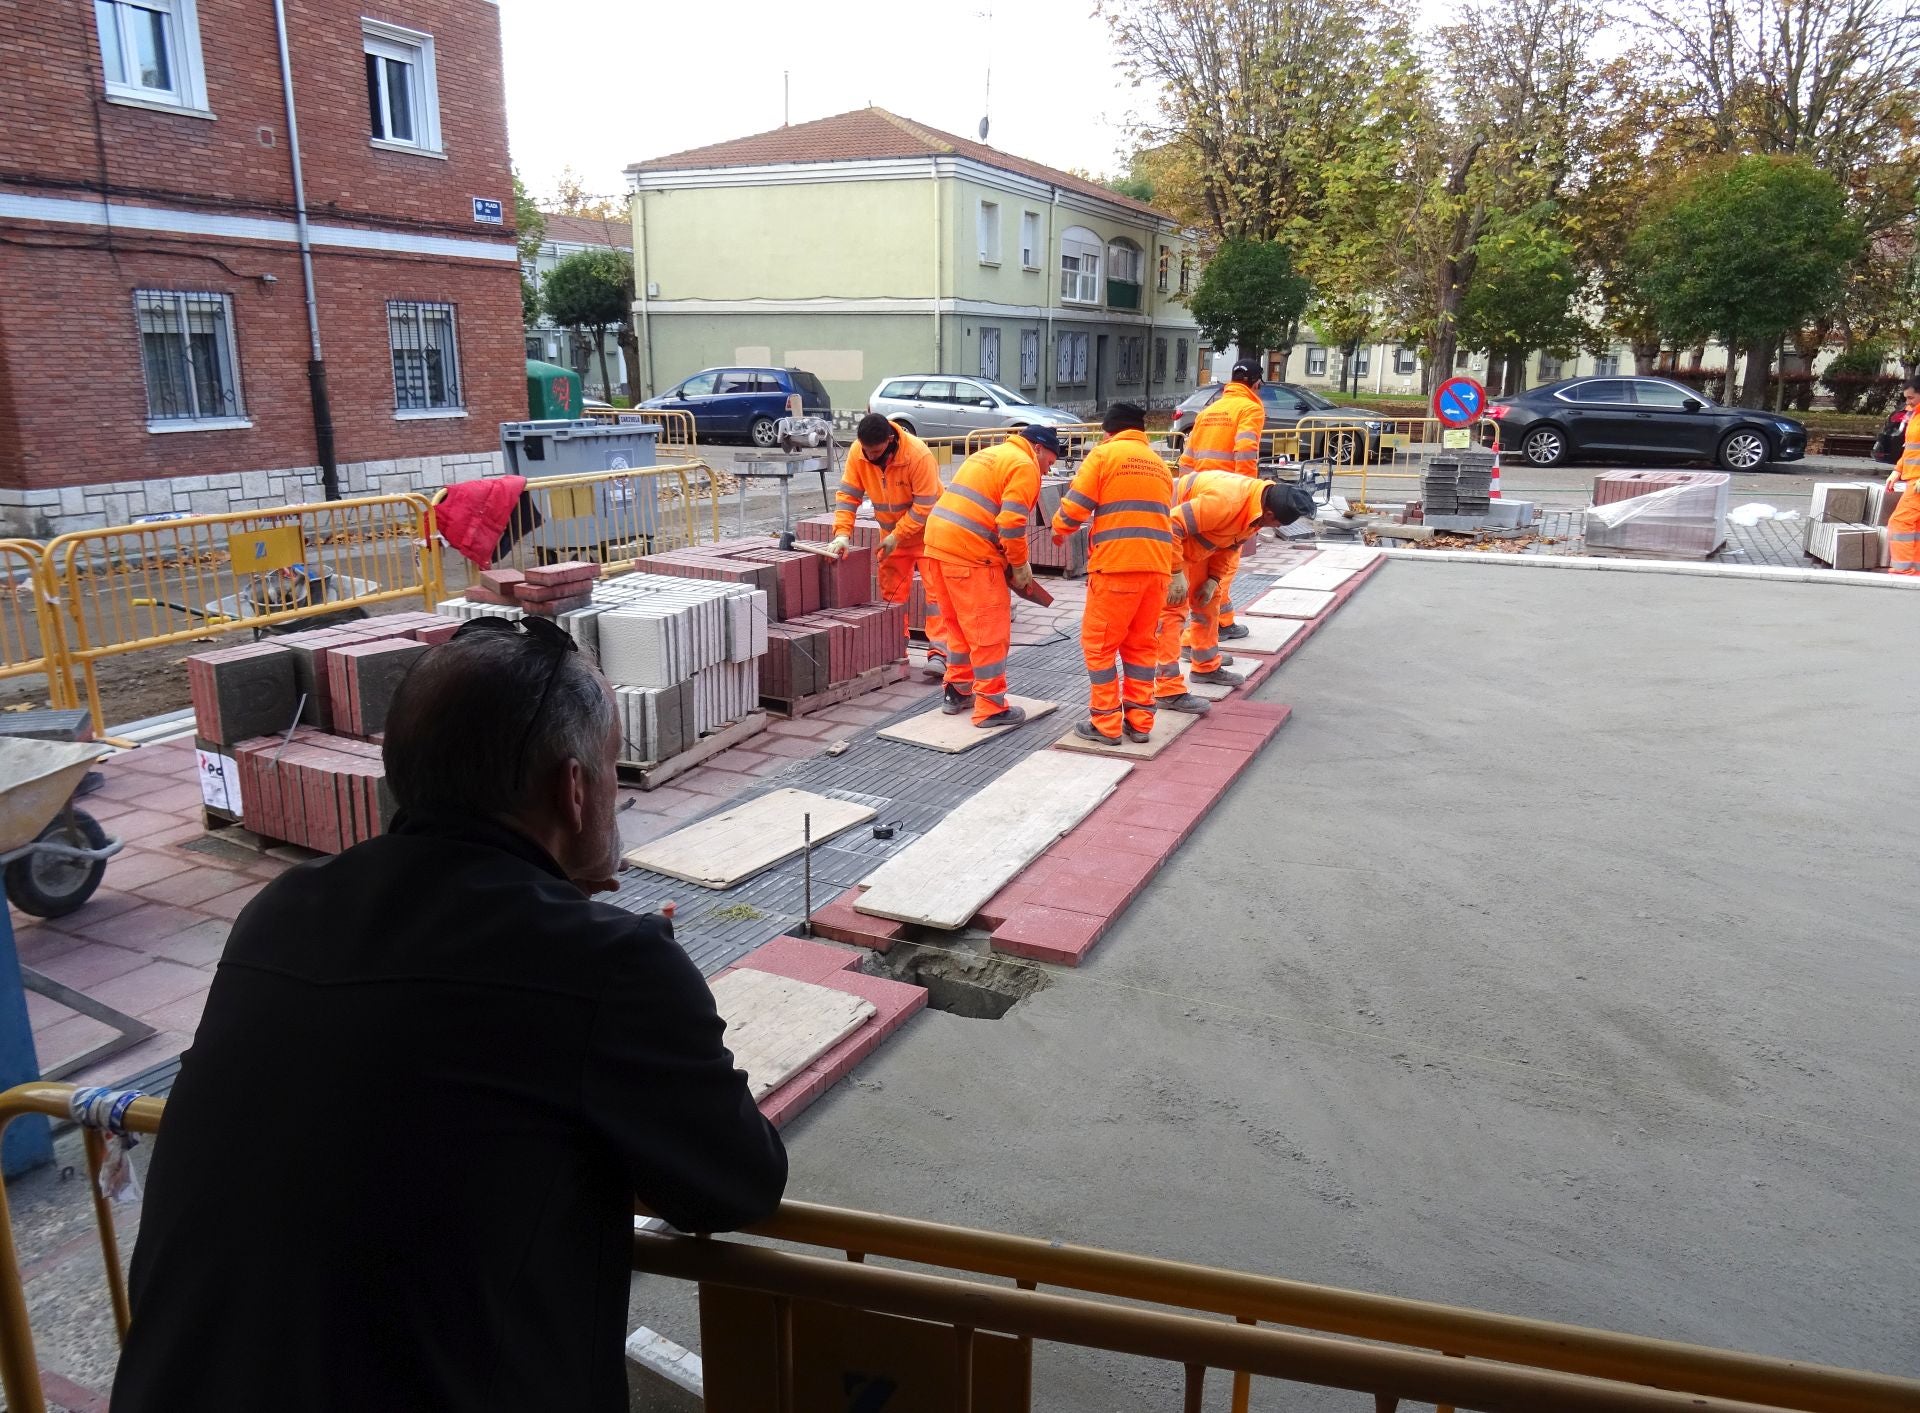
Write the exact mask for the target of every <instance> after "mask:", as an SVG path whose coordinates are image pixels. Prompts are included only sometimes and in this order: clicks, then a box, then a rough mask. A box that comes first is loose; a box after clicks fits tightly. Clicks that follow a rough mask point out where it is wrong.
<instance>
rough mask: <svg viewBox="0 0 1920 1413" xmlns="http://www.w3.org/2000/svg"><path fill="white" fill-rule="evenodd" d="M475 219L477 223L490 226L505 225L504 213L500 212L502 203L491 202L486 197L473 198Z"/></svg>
mask: <svg viewBox="0 0 1920 1413" xmlns="http://www.w3.org/2000/svg"><path fill="white" fill-rule="evenodd" d="M473 219H474V220H476V221H485V222H486V223H487V224H488V225H490V226H498V225H504V224H505V221H504V219H503V213H502V212H501V210H500V203H499V202H497V201H492V200H489V199H488V198H486V197H484V196H476V197H474V198H473Z"/></svg>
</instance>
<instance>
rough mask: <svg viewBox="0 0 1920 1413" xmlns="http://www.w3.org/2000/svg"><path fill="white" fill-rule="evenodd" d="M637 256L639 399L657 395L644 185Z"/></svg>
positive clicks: (636, 219) (637, 209)
mask: <svg viewBox="0 0 1920 1413" xmlns="http://www.w3.org/2000/svg"><path fill="white" fill-rule="evenodd" d="M633 224H634V226H635V228H636V229H635V231H634V235H635V237H636V239H635V241H634V246H635V249H634V252H633V253H634V255H635V257H636V258H637V260H638V262H639V267H640V268H639V271H638V273H637V274H636V276H635V278H634V284H635V285H636V286H637V287H638V288H636V289H635V291H634V293H636V294H638V295H639V296H640V363H641V367H642V369H643V370H644V371H642V373H641V375H640V376H641V384H640V386H641V394H640V396H639V397H637V398H635V399H634V401H635V402H639V401H642V400H643V399H645V398H649V397H652V396H653V320H652V319H651V317H650V315H651V313H652V310H653V302H652V301H653V294H652V289H651V284H652V280H653V265H652V262H651V261H649V260H648V259H647V193H646V189H645V188H644V187H643V188H641V189H639V190H636V191H635V192H634V193H633Z"/></svg>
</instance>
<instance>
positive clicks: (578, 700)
mask: <svg viewBox="0 0 1920 1413" xmlns="http://www.w3.org/2000/svg"><path fill="white" fill-rule="evenodd" d="M549 681H551V682H552V690H551V691H549V690H548V683H549ZM543 696H544V698H545V705H544V706H542V705H541V701H542V698H543ZM536 716H537V718H538V719H537V720H536V719H535V718H536ZM530 728H531V729H530ZM612 729H613V701H612V699H611V696H610V694H609V693H608V691H607V688H606V684H605V683H604V682H603V681H602V680H601V678H600V675H599V673H597V672H595V671H594V670H593V668H592V667H591V666H589V665H588V663H587V661H586V659H584V658H583V657H581V656H580V654H579V653H576V652H564V653H556V650H555V649H554V648H553V647H552V646H550V645H549V644H547V643H544V642H542V641H541V640H539V639H536V638H532V637H529V636H526V635H524V634H521V633H488V632H481V633H466V634H463V635H462V636H461V637H459V638H457V639H454V640H452V641H449V642H446V643H442V644H440V645H439V646H437V647H432V648H429V649H428V650H427V651H426V652H424V653H422V654H420V656H419V658H418V659H417V660H416V661H415V663H414V666H413V670H412V671H410V672H409V673H408V674H407V677H406V680H405V681H404V682H402V683H401V684H400V689H399V691H398V692H396V693H395V694H394V699H393V706H392V709H391V710H390V711H389V712H388V713H387V734H386V743H385V746H384V747H383V750H382V755H383V756H384V758H385V762H386V767H387V784H388V786H389V787H390V788H391V789H392V791H393V794H394V798H395V799H396V800H397V801H399V804H400V807H401V808H402V809H404V810H410V811H426V812H432V813H455V814H468V815H477V816H480V817H481V818H485V819H499V818H514V817H517V816H520V815H522V814H525V813H527V812H529V811H531V810H537V809H538V808H539V807H540V801H541V799H542V797H543V792H544V787H545V786H546V784H547V782H548V781H550V780H551V778H552V775H553V772H554V771H556V770H558V769H560V768H561V767H562V766H564V765H565V764H566V762H567V761H568V760H569V759H571V760H577V761H579V762H580V764H581V765H582V766H584V767H585V768H586V769H587V770H588V771H590V772H598V771H599V770H600V769H601V760H602V757H603V756H604V755H605V752H606V741H607V733H608V732H609V731H611V730H612Z"/></svg>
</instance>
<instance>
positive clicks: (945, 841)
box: [853, 751, 1133, 931]
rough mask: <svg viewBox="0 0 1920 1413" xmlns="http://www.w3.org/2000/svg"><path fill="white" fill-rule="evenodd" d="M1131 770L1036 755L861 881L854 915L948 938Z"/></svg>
mask: <svg viewBox="0 0 1920 1413" xmlns="http://www.w3.org/2000/svg"><path fill="white" fill-rule="evenodd" d="M1132 769H1133V766H1132V765H1131V764H1129V763H1128V762H1126V761H1124V760H1108V759H1103V758H1101V757H1099V756H1083V755H1073V754H1070V753H1068V752H1066V751H1035V752H1034V753H1033V754H1032V755H1030V756H1028V757H1027V758H1026V759H1024V760H1022V761H1021V762H1019V764H1017V765H1015V766H1014V767H1013V768H1012V769H1011V770H1009V771H1008V772H1007V773H1006V774H1005V775H1002V776H1001V777H1000V778H999V779H998V780H996V781H994V782H993V783H992V784H991V785H988V786H987V787H986V788H985V789H984V790H982V791H981V792H980V793H979V794H977V795H975V796H974V797H973V798H972V799H970V800H968V801H966V802H965V803H964V804H962V805H960V806H959V807H958V808H957V809H955V810H954V811H953V813H951V814H949V815H948V816H947V817H946V818H945V819H943V820H941V821H940V823H938V824H936V825H935V826H934V827H933V828H932V829H930V830H929V831H927V833H925V834H923V835H921V836H920V837H919V838H918V839H916V840H914V841H913V843H911V844H909V845H907V847H906V848H905V849H903V850H901V851H900V852H899V853H897V854H895V855H894V856H893V857H892V858H890V859H888V860H887V861H886V862H885V863H884V864H882V865H881V866H880V867H879V868H877V869H875V870H874V871H873V872H872V873H870V874H868V875H867V876H866V878H864V879H862V880H861V882H863V883H864V884H866V886H867V891H866V892H865V893H863V894H861V895H860V899H859V901H858V902H856V903H855V904H854V905H853V906H854V910H855V911H856V912H863V913H867V914H869V915H871V916H873V917H886V918H893V919H894V920H895V921H898V922H913V923H921V924H924V925H925V926H927V927H939V928H944V929H947V930H948V931H951V930H953V929H954V928H958V927H965V926H966V925H967V923H968V921H969V920H971V919H972V917H973V915H974V914H975V913H977V912H979V911H980V909H981V907H982V906H983V905H984V904H985V903H986V902H987V901H988V900H989V899H990V898H992V897H993V895H994V894H995V893H998V892H999V891H1000V890H1001V888H1003V887H1005V886H1006V884H1007V883H1008V882H1009V881H1011V880H1012V879H1013V877H1014V876H1015V875H1016V874H1018V873H1019V872H1020V870H1021V869H1023V868H1025V867H1026V866H1027V865H1028V864H1030V863H1032V862H1033V861H1034V859H1036V858H1038V857H1039V856H1040V854H1041V853H1042V852H1044V851H1045V849H1046V848H1047V846H1048V845H1049V844H1051V843H1053V841H1054V840H1056V839H1058V838H1059V837H1060V836H1061V835H1062V834H1065V833H1066V832H1067V831H1068V830H1069V829H1071V828H1073V826H1074V825H1076V824H1078V823H1079V822H1080V821H1081V820H1083V819H1085V818H1086V817H1087V816H1088V815H1089V814H1091V813H1092V812H1093V809H1094V807H1095V806H1096V805H1098V804H1099V803H1100V802H1101V801H1102V800H1104V799H1106V797H1107V796H1108V795H1111V794H1112V793H1113V791H1114V787H1115V786H1117V785H1118V784H1119V783H1120V782H1121V781H1122V780H1123V779H1125V778H1126V776H1127V773H1128V772H1129V771H1131V770H1132Z"/></svg>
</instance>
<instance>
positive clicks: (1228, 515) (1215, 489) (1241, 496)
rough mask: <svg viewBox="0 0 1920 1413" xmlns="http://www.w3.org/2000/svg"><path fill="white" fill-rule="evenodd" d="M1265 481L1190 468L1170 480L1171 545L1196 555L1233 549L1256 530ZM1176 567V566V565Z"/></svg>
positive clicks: (1233, 473) (1179, 552) (1187, 553)
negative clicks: (1173, 479) (1171, 493)
mask: <svg viewBox="0 0 1920 1413" xmlns="http://www.w3.org/2000/svg"><path fill="white" fill-rule="evenodd" d="M1266 489H1267V483H1266V482H1265V481H1262V480H1261V479H1259V478H1258V477H1257V476H1242V475H1239V474H1238V473H1236V472H1233V471H1193V472H1189V473H1188V474H1186V475H1184V476H1182V477H1180V479H1179V480H1177V481H1175V482H1174V483H1173V546H1174V552H1175V553H1176V554H1178V555H1182V556H1186V557H1191V558H1198V557H1200V556H1201V555H1206V554H1213V553H1216V552H1217V551H1219V550H1227V549H1236V548H1238V547H1239V546H1240V545H1242V544H1245V543H1246V542H1247V541H1248V540H1250V539H1252V538H1253V537H1254V536H1255V535H1256V534H1258V533H1259V530H1260V527H1259V525H1258V524H1257V523H1256V522H1258V521H1259V519H1260V516H1261V513H1262V508H1261V505H1260V497H1261V496H1262V495H1263V494H1264V493H1265V491H1266ZM1176 567H1177V566H1176Z"/></svg>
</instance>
